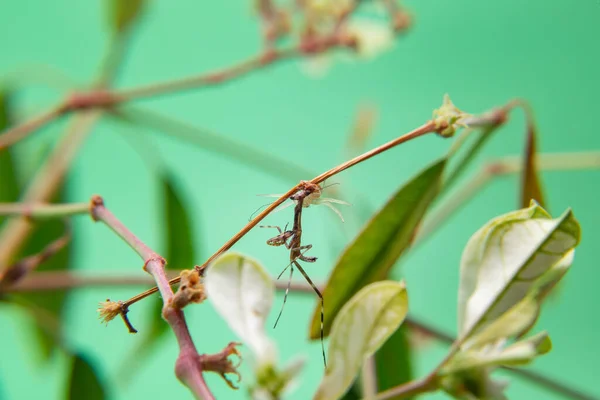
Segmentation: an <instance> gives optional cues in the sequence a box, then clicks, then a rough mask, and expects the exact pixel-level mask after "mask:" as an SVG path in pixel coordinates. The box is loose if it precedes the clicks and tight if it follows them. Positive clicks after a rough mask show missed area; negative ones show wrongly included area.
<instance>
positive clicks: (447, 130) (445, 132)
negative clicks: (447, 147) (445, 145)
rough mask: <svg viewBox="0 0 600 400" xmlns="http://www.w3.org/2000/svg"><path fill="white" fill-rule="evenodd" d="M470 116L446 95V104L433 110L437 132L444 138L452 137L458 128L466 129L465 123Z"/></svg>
mask: <svg viewBox="0 0 600 400" xmlns="http://www.w3.org/2000/svg"><path fill="white" fill-rule="evenodd" d="M470 116H471V115H470V114H467V113H465V112H463V111H461V110H460V109H458V107H456V106H455V105H454V103H452V100H450V96H448V95H447V94H446V95H444V103H443V104H442V106H441V107H440V108H438V109H436V110H433V123H434V124H435V128H436V130H437V132H438V133H439V134H440V135H442V136H444V137H452V136H453V135H454V133H455V132H456V130H457V129H458V127H464V128H466V127H467V125H466V124H465V121H466V119H467V118H468V117H470Z"/></svg>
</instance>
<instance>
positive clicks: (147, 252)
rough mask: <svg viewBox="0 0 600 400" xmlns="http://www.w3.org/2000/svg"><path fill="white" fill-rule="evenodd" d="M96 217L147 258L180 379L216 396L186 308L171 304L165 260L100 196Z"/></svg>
mask: <svg viewBox="0 0 600 400" xmlns="http://www.w3.org/2000/svg"><path fill="white" fill-rule="evenodd" d="M92 217H93V218H94V219H95V220H96V221H101V222H103V223H104V224H105V225H106V226H108V227H109V228H110V229H112V231H113V232H115V233H116V234H117V235H119V236H120V237H121V238H122V239H123V240H124V241H125V242H126V243H127V244H128V245H129V246H130V247H131V248H132V249H134V250H135V251H136V252H137V253H138V254H139V256H140V257H141V258H142V260H144V269H145V270H146V271H147V272H148V273H149V274H150V275H152V277H153V278H154V280H155V281H156V285H157V287H158V289H159V290H160V294H161V296H162V299H163V303H164V306H163V311H162V314H163V318H164V319H165V320H166V321H167V322H168V323H169V325H170V326H171V328H172V329H173V332H174V333H175V336H176V338H177V342H178V344H179V356H178V357H177V361H176V364H175V374H176V375H177V378H178V379H179V380H180V381H181V382H182V383H183V384H184V385H186V386H187V387H188V388H189V389H190V391H191V392H192V393H193V394H194V395H195V396H196V397H197V398H199V399H206V400H209V399H213V398H214V397H213V395H212V394H211V392H210V390H209V389H208V387H207V386H206V382H205V381H204V377H203V376H202V363H201V362H200V355H199V354H198V351H197V350H196V346H195V345H194V342H193V340H192V337H191V335H190V332H189V329H188V327H187V323H186V321H185V317H184V315H183V311H182V310H178V309H175V308H173V307H171V305H170V304H171V300H172V299H173V291H172V290H171V286H170V285H169V282H168V279H167V276H166V274H165V259H164V258H162V257H161V256H160V255H159V254H157V253H155V252H154V251H153V250H152V249H151V248H150V247H148V246H147V245H146V244H145V243H144V242H142V241H141V240H140V239H139V238H138V237H137V236H135V235H134V234H133V233H132V232H131V231H130V230H129V229H127V227H125V225H123V223H122V222H121V221H119V220H118V219H117V217H115V216H114V215H113V214H112V213H111V212H110V211H109V210H108V209H107V208H106V207H105V206H104V201H103V200H102V198H101V197H99V196H94V197H93V198H92Z"/></svg>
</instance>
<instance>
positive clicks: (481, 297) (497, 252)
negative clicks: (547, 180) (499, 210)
mask: <svg viewBox="0 0 600 400" xmlns="http://www.w3.org/2000/svg"><path fill="white" fill-rule="evenodd" d="M579 239H580V227H579V223H578V222H577V220H576V219H575V217H574V216H573V213H572V212H571V210H570V209H569V210H567V211H566V212H565V213H564V214H563V215H562V216H561V217H559V218H557V219H552V218H551V217H550V215H548V213H546V211H545V210H544V209H543V208H541V207H540V206H539V205H538V204H536V203H535V202H532V205H531V206H530V207H529V208H526V209H521V210H518V211H514V212H511V213H508V214H505V215H502V216H500V217H497V218H494V219H493V220H491V221H490V222H489V223H487V224H486V225H485V226H484V227H482V228H481V229H480V230H479V231H477V232H476V233H475V234H474V235H473V236H472V237H471V239H470V240H469V242H468V244H467V246H466V247H465V250H464V252H463V256H462V260H461V270H460V287H459V299H458V329H459V335H460V336H461V337H463V336H466V335H468V336H471V335H473V334H475V333H476V332H477V331H480V330H481V329H482V328H484V327H485V326H486V325H487V324H489V323H490V322H492V321H494V320H495V319H496V318H498V317H499V316H500V315H502V314H503V313H504V312H505V311H506V310H508V309H509V308H511V307H512V306H513V305H515V304H516V303H518V302H519V301H521V300H522V299H523V298H524V297H525V295H526V294H527V293H528V292H529V291H530V290H531V289H532V287H534V285H535V284H536V282H535V281H536V280H537V279H539V278H540V277H542V276H543V275H544V273H546V272H547V271H549V270H552V269H553V267H554V266H555V265H557V264H561V263H565V264H568V265H570V263H571V262H572V259H573V253H574V252H572V251H571V250H573V249H574V248H575V246H577V244H578V243H579ZM565 268H566V267H565ZM563 270H564V269H563ZM560 276H562V275H560ZM560 276H558V278H560ZM554 283H555V282H554ZM552 284H553V282H548V283H546V284H545V285H546V287H548V285H552Z"/></svg>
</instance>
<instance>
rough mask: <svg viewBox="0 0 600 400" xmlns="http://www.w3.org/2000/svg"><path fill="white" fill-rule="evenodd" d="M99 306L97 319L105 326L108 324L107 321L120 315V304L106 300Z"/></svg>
mask: <svg viewBox="0 0 600 400" xmlns="http://www.w3.org/2000/svg"><path fill="white" fill-rule="evenodd" d="M99 305H100V308H98V313H99V314H100V315H99V318H100V319H102V322H104V323H106V324H108V322H109V321H112V320H113V319H114V318H115V317H116V316H117V315H119V314H121V308H122V303H121V302H116V301H110V299H106V301H102V302H100V303H99Z"/></svg>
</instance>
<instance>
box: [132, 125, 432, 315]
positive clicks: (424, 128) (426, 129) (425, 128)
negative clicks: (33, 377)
mask: <svg viewBox="0 0 600 400" xmlns="http://www.w3.org/2000/svg"><path fill="white" fill-rule="evenodd" d="M433 132H436V128H435V124H434V123H433V122H432V121H429V122H427V123H425V124H424V125H421V126H420V127H418V128H416V129H415V130H413V131H411V132H409V133H406V134H404V135H402V136H400V137H398V138H396V139H394V140H391V141H389V142H387V143H385V144H383V145H381V146H378V147H376V148H375V149H373V150H370V151H368V152H366V153H364V154H361V155H359V156H357V157H354V158H353V159H351V160H349V161H346V162H345V163H342V164H340V165H338V166H337V167H334V168H332V169H330V170H328V171H326V172H324V173H322V174H321V175H319V176H317V177H315V178H313V179H312V180H311V181H310V183H312V184H319V183H321V182H323V181H325V180H326V179H329V178H331V177H332V176H334V175H336V174H339V173H340V172H342V171H344V170H346V169H348V168H350V167H352V166H354V165H356V164H359V163H361V162H363V161H366V160H368V159H369V158H371V157H374V156H376V155H378V154H380V153H382V152H384V151H387V150H389V149H391V148H392V147H395V146H398V145H400V144H402V143H406V142H407V141H409V140H412V139H416V138H418V137H420V136H423V135H426V134H428V133H433ZM303 184H304V183H303V182H300V183H298V184H297V185H295V186H293V187H292V188H291V189H289V190H288V191H287V192H286V193H284V194H283V195H282V196H281V197H279V198H278V199H277V200H275V201H274V202H273V203H271V204H270V205H269V206H268V207H266V208H265V209H264V210H263V211H262V212H261V213H259V214H258V215H257V216H256V217H255V218H254V219H253V220H251V221H250V222H248V224H246V226H244V227H243V228H242V229H241V230H240V231H239V232H238V233H236V234H235V235H234V236H233V237H232V238H231V239H229V240H228V241H227V242H226V243H225V244H223V246H221V248H220V249H218V250H217V251H216V252H215V253H214V254H213V255H212V256H210V257H209V258H208V259H207V260H206V261H205V262H204V263H203V264H202V265H200V266H196V269H197V270H198V271H199V272H202V271H204V269H205V268H206V267H207V266H208V265H209V264H210V263H211V262H212V261H213V260H214V259H215V258H217V257H218V256H220V255H221V254H223V253H224V252H225V251H227V250H229V249H230V248H231V247H232V246H233V245H234V244H236V243H237V242H238V241H239V240H240V239H241V238H242V237H243V236H244V235H246V234H247V233H248V232H249V231H250V230H251V229H252V228H254V227H255V226H256V225H257V224H258V223H259V222H260V221H261V220H263V219H264V218H265V217H266V216H267V215H269V214H270V213H271V212H272V211H273V210H275V208H277V207H278V206H279V205H280V204H281V203H283V202H284V201H286V200H287V199H288V198H289V197H290V196H291V195H292V194H294V193H296V192H297V191H298V189H300V188H301V187H302V186H303ZM179 279H180V278H179V277H177V278H175V279H172V280H171V281H170V282H169V283H170V284H171V285H174V284H176V283H178V282H179ZM157 290H158V288H156V287H155V288H152V289H149V290H147V291H145V292H143V293H140V294H138V295H136V296H134V297H132V298H130V299H129V300H127V301H125V304H127V305H128V306H130V305H132V304H134V303H136V302H137V301H139V300H142V299H143V298H145V297H147V296H150V295H151V294H153V293H156V291H157Z"/></svg>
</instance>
